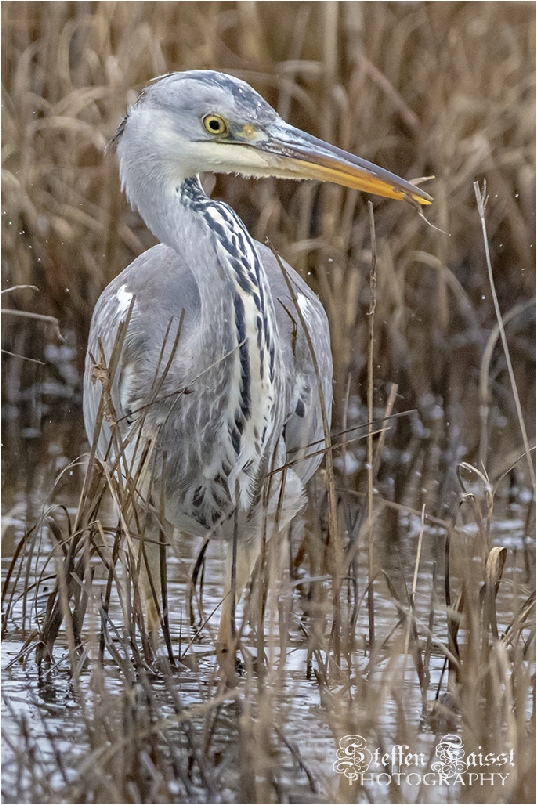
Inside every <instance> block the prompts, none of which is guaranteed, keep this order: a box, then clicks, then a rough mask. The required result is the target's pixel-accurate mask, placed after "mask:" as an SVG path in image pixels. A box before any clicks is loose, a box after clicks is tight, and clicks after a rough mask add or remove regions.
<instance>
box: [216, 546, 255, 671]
mask: <svg viewBox="0 0 537 805" xmlns="http://www.w3.org/2000/svg"><path fill="white" fill-rule="evenodd" d="M260 548H261V546H260V542H259V540H252V541H248V542H247V541H239V543H238V545H237V552H236V558H235V584H233V541H232V540H230V542H229V543H228V548H227V556H226V570H225V584H224V600H223V603H222V614H221V616H220V627H219V629H218V636H217V638H216V653H217V657H218V661H219V663H220V666H221V667H222V669H223V671H224V672H228V671H229V673H230V674H233V675H234V674H235V650H236V648H237V637H236V632H235V622H234V621H235V618H234V614H235V613H234V610H235V605H236V604H238V602H239V601H240V598H241V595H242V592H243V590H244V588H245V587H246V585H247V584H248V581H249V580H250V576H251V575H252V571H253V569H254V566H255V563H256V561H257V557H258V556H259V553H260ZM233 587H234V588H235V596H233Z"/></svg>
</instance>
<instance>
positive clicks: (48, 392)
mask: <svg viewBox="0 0 537 805" xmlns="http://www.w3.org/2000/svg"><path fill="white" fill-rule="evenodd" d="M42 391H44V393H43V394H42V395H41V405H42V406H43V408H42V409H41V410H40V411H39V412H38V414H39V416H38V420H37V419H36V420H35V421H36V422H37V421H39V424H38V425H35V426H32V424H31V421H32V417H34V418H35V417H36V414H35V411H33V413H32V411H30V414H28V412H27V414H28V415H27V416H26V417H25V419H26V424H25V426H24V427H22V421H23V419H24V418H22V419H21V417H20V416H18V415H17V410H16V409H15V408H10V407H9V406H8V407H7V408H6V410H5V412H4V413H5V415H6V418H5V424H4V451H3V480H4V490H3V512H4V517H3V557H2V572H3V579H5V577H6V574H7V572H8V569H9V567H10V565H11V562H12V559H13V556H14V554H15V551H16V549H17V545H18V544H19V542H20V541H21V540H22V539H23V538H24V536H25V535H26V534H28V533H29V532H30V531H31V530H32V529H34V528H35V526H36V524H39V523H42V522H43V514H44V512H45V513H46V512H47V511H52V510H53V511H54V512H55V513H56V515H58V513H59V514H60V515H61V517H63V518H65V519H66V520H68V519H69V518H74V515H75V513H76V509H77V506H78V503H79V496H80V490H81V487H82V480H83V473H84V466H85V459H84V454H85V453H86V451H87V449H88V446H87V443H86V440H85V435H84V432H83V426H82V420H81V412H80V405H79V404H78V402H77V401H76V396H74V397H72V398H71V399H69V396H68V395H65V398H64V399H61V398H59V397H58V395H56V394H55V393H54V392H55V389H53V388H46V389H44V390H43V389H42ZM28 422H30V424H28ZM353 461H354V463H357V461H358V459H357V458H356V457H355V458H354V459H353V460H351V461H348V460H347V461H346V463H345V464H343V463H342V464H341V466H340V470H341V483H345V477H346V475H347V476H348V475H350V474H351V473H352V471H353V467H354V463H353ZM426 482H427V479H425V480H424V481H423V483H426ZM528 501H529V497H528V494H527V493H526V492H525V490H523V489H521V490H518V491H517V494H516V495H515V496H514V495H513V494H512V490H511V493H510V494H507V493H506V494H505V495H504V497H503V498H501V497H500V500H499V505H497V506H496V508H495V518H494V520H493V522H492V524H491V533H492V539H493V543H494V544H495V545H499V546H504V547H506V548H507V549H508V558H507V562H506V567H505V571H504V579H505V581H504V583H502V585H501V586H500V590H499V594H498V599H497V612H498V630H499V632H500V633H502V631H504V630H505V629H506V628H507V627H508V626H509V624H510V622H511V621H512V619H513V613H514V612H516V611H517V609H518V608H519V606H520V605H521V603H522V600H523V590H524V589H525V585H526V583H527V581H528V572H529V571H528V557H529V556H530V553H529V551H530V549H529V547H528V545H527V544H526V538H525V533H526V523H525V519H526V516H527V510H528ZM51 507H52V508H51ZM110 518H111V519H113V511H112V509H111V510H110ZM398 518H399V527H400V533H399V538H398V542H397V543H394V542H393V541H392V542H390V541H386V542H385V544H382V543H381V542H380V541H379V544H378V545H377V551H378V557H379V561H380V563H381V565H382V570H383V572H384V573H385V574H386V576H387V577H389V578H390V579H391V580H392V582H393V584H394V585H395V587H396V588H397V589H399V590H400V591H401V590H404V589H405V588H406V591H407V592H408V589H409V588H410V587H411V586H412V582H413V576H414V572H415V567H416V556H417V551H418V542H419V540H420V531H422V545H421V548H420V557H419V566H418V571H417V576H416V597H415V605H416V612H417V617H418V619H421V620H422V621H423V622H424V623H428V622H429V617H430V611H431V601H435V602H436V605H435V616H434V620H433V622H432V624H431V625H432V631H433V634H434V635H435V637H436V638H437V640H438V643H442V642H444V643H445V641H446V618H445V612H444V608H443V605H442V598H443V593H442V585H443V571H442V568H443V564H442V562H443V555H444V543H445V534H444V532H443V531H442V529H439V528H438V527H435V526H434V525H426V526H425V527H424V528H423V529H422V527H421V523H420V518H419V516H416V514H412V513H409V512H401V513H400V514H399V515H398ZM38 527H39V526H38ZM472 528H473V526H472V524H471V523H470V524H468V534H469V537H471V534H472ZM198 547H199V545H198V542H197V541H196V540H194V539H188V538H185V539H183V540H182V541H181V542H180V543H179V545H178V546H177V549H176V551H175V553H174V556H172V557H171V558H170V564H169V589H168V596H169V608H170V613H171V617H170V630H171V638H172V645H173V647H174V651H175V652H176V653H177V656H179V654H184V655H185V661H184V662H182V663H180V664H179V666H178V668H177V669H176V670H174V672H173V684H174V685H175V686H176V690H177V692H178V695H179V696H180V700H181V706H182V707H184V708H186V709H187V710H188V709H189V708H191V709H192V712H194V713H195V712H196V707H199V708H202V707H203V703H204V702H206V701H207V697H208V696H209V695H210V693H211V692H212V691H213V692H214V690H215V685H216V680H217V669H216V660H215V655H214V652H213V642H212V640H213V637H214V634H215V628H216V626H215V624H217V618H218V614H217V609H218V604H219V601H220V598H221V594H222V565H223V559H222V557H223V553H222V546H220V545H218V544H216V545H214V546H211V548H210V554H209V560H208V563H207V568H206V572H205V581H204V599H203V607H204V617H205V618H207V619H208V624H206V626H205V628H204V629H203V630H202V631H201V633H200V634H199V635H195V633H194V631H193V629H192V627H191V625H190V623H189V620H188V617H187V612H186V605H185V601H186V590H187V586H188V579H189V575H190V573H191V571H192V568H193V564H194V562H195V558H196V555H197V550H198ZM34 551H35V552H36V555H34V556H33V557H32V561H31V562H28V563H26V564H25V565H24V567H22V569H20V572H19V575H18V576H15V575H14V574H12V575H11V579H10V587H9V590H10V598H9V609H10V617H9V622H7V623H5V627H4V641H3V648H2V671H3V674H2V680H3V684H2V688H3V719H2V725H3V731H4V748H3V791H4V794H3V796H4V801H5V802H26V801H28V802H32V801H36V800H35V797H36V796H37V794H36V787H35V786H36V783H35V775H36V769H37V770H38V776H39V775H40V776H42V777H43V778H45V779H46V780H47V790H48V791H49V792H50V791H57V792H58V795H61V792H65V791H66V790H70V791H71V792H72V791H73V786H74V790H75V791H76V790H77V789H76V780H77V778H78V777H79V776H80V775H81V770H83V771H84V773H86V774H87V771H88V770H87V768H86V767H87V764H88V762H90V761H88V758H92V757H93V758H94V755H92V754H91V752H90V746H89V745H88V731H87V728H86V727H87V723H86V721H85V719H86V717H87V716H86V714H87V711H88V708H91V707H95V706H96V702H95V701H92V697H95V695H96V694H95V689H94V687H92V685H91V684H90V682H91V678H92V670H91V661H90V662H89V663H88V664H87V666H86V668H85V670H84V671H83V672H82V674H81V677H80V680H79V687H78V688H77V690H75V688H74V686H73V680H72V676H71V672H70V664H69V649H68V645H67V643H66V641H65V635H64V633H63V632H60V637H59V639H58V641H57V642H56V645H55V648H54V656H53V665H52V668H49V669H48V670H46V671H43V670H42V669H39V668H38V666H37V664H36V661H35V652H34V651H33V650H32V649H31V638H32V634H33V633H34V630H35V628H36V625H37V624H40V623H42V620H43V615H44V611H45V607H46V603H47V597H48V594H49V593H50V591H51V590H52V588H53V586H54V562H53V561H51V556H52V554H51V551H52V548H51V545H50V544H49V543H47V539H46V538H43V539H38V540H36V542H35V548H34ZM358 567H359V574H358V575H359V576H360V574H363V576H364V578H366V577H367V552H366V550H365V547H364V548H363V549H360V550H359V552H358ZM38 577H39V578H38ZM23 590H27V591H28V593H27V594H26V595H23ZM364 590H365V585H364ZM364 590H362V591H361V594H362V596H363V595H364ZM294 594H295V595H296V596H297V597H298V592H297V590H296V589H295V593H294ZM362 601H365V597H363V599H362ZM374 604H375V628H376V640H377V641H378V642H379V643H382V644H383V645H384V644H385V645H386V649H385V650H384V651H380V653H379V656H378V658H377V664H376V666H375V668H373V669H368V659H367V652H366V651H365V635H366V634H367V617H368V615H367V608H366V606H365V604H364V605H361V606H360V609H359V615H358V620H357V626H356V634H357V640H356V646H355V650H354V655H353V662H354V663H355V665H356V668H357V669H359V670H360V672H363V673H364V674H368V673H371V674H373V675H375V674H376V675H378V677H379V680H382V684H381V686H380V688H382V685H384V686H385V688H386V690H385V692H384V694H383V695H382V696H380V697H379V701H378V702H377V703H376V708H377V710H376V715H375V718H376V724H375V729H374V730H373V731H372V733H371V732H370V737H369V739H368V740H369V742H370V746H375V740H376V741H377V744H376V745H380V744H382V745H383V746H384V747H386V746H388V747H389V746H396V745H399V744H400V743H401V740H400V737H398V736H400V730H401V715H402V714H401V708H403V710H404V724H405V735H406V745H407V746H408V745H409V744H410V742H412V747H411V751H412V752H416V753H418V752H424V753H425V755H426V756H427V757H428V758H431V757H433V753H434V749H435V745H436V743H437V742H438V740H439V735H441V734H442V731H444V732H446V731H449V730H448V727H451V729H453V723H451V724H444V725H442V724H440V725H438V724H437V725H436V726H435V723H434V721H431V720H430V719H425V718H424V712H425V711H424V697H423V691H422V690H421V689H420V684H419V679H418V676H417V674H416V670H415V668H414V663H413V659H412V656H411V654H410V653H408V652H407V653H405V652H402V653H399V654H398V656H397V657H395V656H394V654H393V653H392V652H391V650H390V648H389V647H390V636H391V635H392V633H393V631H394V630H395V629H396V628H397V625H398V623H400V614H401V613H400V610H399V609H398V607H397V604H396V601H394V596H393V591H390V588H389V586H388V585H387V584H386V583H385V582H383V581H382V577H379V580H378V583H376V585H375V598H374ZM211 613H212V617H211ZM113 617H114V613H113V612H112V618H113ZM88 618H89V622H90V623H91V619H92V618H93V619H95V623H97V621H98V613H97V612H90V613H89V614H88ZM239 618H240V612H239ZM267 629H268V631H269V632H270V631H271V629H272V630H273V631H274V634H275V636H276V637H275V639H274V640H273V641H272V642H271V641H270V640H269V645H270V647H271V648H270V652H269V655H270V656H269V657H268V662H269V664H270V663H272V664H273V666H274V667H277V666H278V665H279V667H280V668H281V667H282V663H281V662H280V660H281V657H280V656H279V641H278V639H277V626H276V625H275V624H272V625H270V624H269V625H268V626H267ZM194 637H195V639H193V638H194ZM244 639H245V642H246V645H248V633H246V635H245V638H244ZM27 641H28V642H27ZM27 646H28V649H27ZM250 648H251V649H252V652H255V646H253V645H252V646H250ZM185 649H187V650H186V651H185ZM284 650H285V663H284V664H283V667H284V669H285V672H284V673H283V674H280V675H279V676H278V677H277V679H278V688H277V690H275V691H274V693H273V696H272V699H271V701H272V703H273V706H274V708H275V711H274V723H275V724H277V725H278V730H279V733H278V734H279V736H280V738H281V741H280V753H279V757H278V771H277V777H278V780H277V784H276V783H275V784H274V785H275V790H279V791H280V792H282V793H281V799H282V801H292V802H306V801H308V802H312V801H319V802H327V801H335V800H334V799H332V798H331V797H334V792H335V791H337V790H338V785H340V784H341V785H343V784H346V783H347V781H346V780H343V781H340V778H339V777H338V774H337V773H336V771H335V770H334V763H335V762H336V759H337V757H336V752H337V749H338V744H337V741H338V738H339V737H341V736H339V735H336V732H337V729H335V726H334V719H333V718H332V717H331V712H330V707H329V706H327V700H326V697H327V696H328V697H330V696H331V695H332V693H331V692H329V691H327V690H326V689H325V688H323V686H322V685H320V684H319V681H318V678H317V676H316V674H315V672H313V673H311V667H309V671H310V672H309V673H308V660H309V659H311V658H310V657H309V655H308V641H307V639H306V637H305V630H304V629H303V625H302V623H301V619H300V617H299V616H298V615H297V614H296V611H294V612H293V616H292V617H291V620H290V625H289V634H288V636H287V639H286V642H285V649H284ZM445 670H446V669H445V653H444V652H442V651H441V650H440V649H438V648H437V645H436V644H435V642H434V640H433V641H432V642H431V656H430V659H429V664H428V675H429V678H428V685H427V691H426V697H425V698H426V699H427V702H428V705H427V706H426V707H430V704H431V702H432V701H433V700H434V699H435V697H438V694H439V691H443V690H445V688H446V674H445ZM104 684H105V688H106V692H107V695H108V696H111V697H112V698H113V697H114V695H115V693H117V696H118V697H120V696H121V695H122V693H121V692H122V687H123V683H122V679H121V670H120V669H119V668H118V667H117V665H114V663H113V662H111V661H108V662H107V663H105V683H104ZM151 684H152V689H153V693H154V695H155V696H156V699H157V700H158V701H159V702H160V708H161V709H160V711H159V713H160V717H161V718H166V717H168V716H169V717H170V718H173V716H174V713H173V709H172V708H171V707H170V705H169V702H168V693H169V692H168V691H167V685H168V684H169V677H168V678H163V677H161V676H159V674H158V672H155V674H154V675H153V676H152V682H151ZM251 685H252V680H251V679H250V678H248V677H247V676H246V677H242V678H240V679H239V681H238V688H237V690H238V695H236V696H235V697H232V698H231V699H230V700H228V701H223V703H222V706H221V707H220V708H219V711H218V717H217V718H216V719H215V722H214V725H213V734H212V736H211V753H212V755H211V756H212V757H213V758H216V759H217V761H218V762H217V764H216V761H215V768H216V765H217V766H218V770H219V771H218V775H217V780H216V782H214V783H213V784H212V785H213V786H214V792H213V796H214V801H223V802H225V801H237V800H236V796H237V794H236V791H237V788H238V787H239V781H240V776H241V774H243V773H244V769H243V766H242V765H241V758H240V753H241V751H242V748H241V742H240V735H239V732H238V727H237V724H238V723H239V720H238V719H237V712H236V708H237V706H238V702H239V703H240V701H241V696H243V695H244V701H246V700H248V696H249V695H250V694H249V693H248V690H249V686H251ZM390 685H391V686H395V687H399V691H398V693H397V694H396V695H392V694H391V693H390ZM254 687H255V683H254ZM380 688H379V689H380ZM250 693H251V691H250ZM247 694H248V695H247ZM81 695H82V698H83V699H85V700H84V701H81V700H80V697H81ZM362 708H363V716H364V723H366V722H367V720H368V718H370V714H368V712H367V708H368V704H367V702H364V703H363V706H362ZM252 717H254V715H252ZM202 721H203V719H201V721H200V724H201V723H202ZM455 722H456V719H455ZM193 723H194V730H196V729H197V730H198V731H199V735H200V736H201V735H202V733H203V727H202V726H200V724H198V725H196V722H195V718H194V720H193ZM455 728H456V723H455ZM409 736H410V737H409ZM200 740H201V737H200ZM177 746H178V748H179V749H181V747H182V748H183V749H185V747H184V736H182V735H181V734H179V733H178V734H177ZM91 749H92V750H93V751H94V750H95V747H93V748H91ZM185 751H186V749H185ZM28 754H30V756H31V766H32V768H31V770H29V767H28V764H27V763H26V762H25V760H27V758H28ZM91 762H93V761H91ZM189 785H190V788H189V792H188V801H207V799H206V798H207V796H208V794H207V786H205V788H204V787H203V786H199V787H197V785H196V780H195V779H193V780H192V781H191V782H190V784H189ZM401 785H402V789H401V790H402V791H403V794H402V796H403V795H404V796H405V799H404V800H401V801H413V798H414V795H413V794H412V790H411V786H410V787H409V786H406V788H407V789H408V790H406V792H405V783H404V782H403V783H401ZM209 790H211V788H210V787H209ZM366 790H368V791H369V793H367V794H366V793H363V797H364V798H367V797H369V798H370V799H371V801H375V802H389V801H394V800H393V792H390V791H389V790H388V788H387V787H386V785H384V786H383V785H382V784H379V783H378V781H377V783H376V784H374V783H371V784H370V785H369V788H367V786H366ZM169 791H171V792H172V793H173V785H170V787H169ZM182 791H183V790H182V789H181V788H180V786H179V787H178V789H177V800H176V801H185V800H184V797H185V794H184V792H182ZM79 794H80V792H79ZM427 795H428V796H429V797H430V801H447V800H449V799H451V800H452V801H453V795H454V794H453V790H451V791H449V790H447V789H446V788H445V786H444V787H442V786H440V787H436V788H435V789H434V790H433V789H431V790H429V791H427ZM70 796H73V794H72V793H71V795H70ZM407 796H408V797H409V799H408V800H407V799H406V797H407ZM58 801H61V800H58ZM71 801H74V800H71ZM78 801H86V800H84V799H80V800H78ZM152 801H163V800H160V799H158V800H152ZM360 801H361V800H360ZM364 801H365V799H364ZM498 801H500V800H498Z"/></svg>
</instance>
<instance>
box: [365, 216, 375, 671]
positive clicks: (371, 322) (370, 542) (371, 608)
mask: <svg viewBox="0 0 537 805" xmlns="http://www.w3.org/2000/svg"><path fill="white" fill-rule="evenodd" d="M367 209H368V213H369V236H370V240H371V265H370V268H369V293H370V299H369V310H368V311H367V315H368V336H369V339H368V356H367V554H368V576H369V579H368V581H369V584H368V588H367V612H368V624H369V652H370V657H371V656H372V653H373V648H374V645H375V600H374V595H373V592H374V591H373V579H374V576H375V544H374V534H373V531H374V525H373V482H374V477H373V475H374V473H373V469H374V455H373V393H374V388H373V374H374V354H375V307H376V304H377V239H376V234H375V219H374V215H373V204H372V202H371V201H368V202H367Z"/></svg>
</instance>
